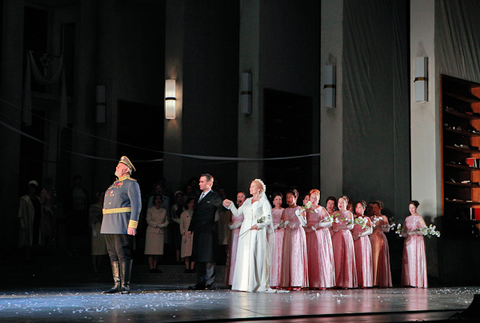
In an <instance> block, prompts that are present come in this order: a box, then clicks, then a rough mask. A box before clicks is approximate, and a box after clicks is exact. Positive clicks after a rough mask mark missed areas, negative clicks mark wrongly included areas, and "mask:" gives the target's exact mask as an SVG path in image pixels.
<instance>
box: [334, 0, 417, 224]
mask: <svg viewBox="0 0 480 323" xmlns="http://www.w3.org/2000/svg"><path fill="white" fill-rule="evenodd" d="M408 3H409V2H408V1H405V0H402V1H387V0H385V1H379V0H364V1H356V0H345V2H344V22H343V27H344V45H343V46H344V47H343V53H344V56H343V62H344V75H343V79H344V88H343V89H344V93H343V103H344V104H343V137H344V145H343V167H344V169H343V172H344V179H343V188H344V193H345V194H347V195H348V196H349V197H351V198H352V199H353V200H359V199H364V200H366V201H367V202H368V201H370V200H381V201H383V202H384V204H385V210H384V211H385V212H384V213H385V214H386V215H388V216H392V215H394V216H395V219H396V221H400V220H401V221H403V219H404V217H405V216H406V215H408V202H409V200H410V192H411V191H410V129H409V127H410V119H409V109H410V108H409V45H408V44H409V11H408Z"/></svg>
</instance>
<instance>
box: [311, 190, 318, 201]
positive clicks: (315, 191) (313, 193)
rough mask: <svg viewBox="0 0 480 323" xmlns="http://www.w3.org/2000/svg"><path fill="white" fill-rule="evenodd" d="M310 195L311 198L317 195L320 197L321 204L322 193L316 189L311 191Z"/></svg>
mask: <svg viewBox="0 0 480 323" xmlns="http://www.w3.org/2000/svg"><path fill="white" fill-rule="evenodd" d="M309 195H310V196H312V195H317V196H318V202H320V191H319V190H317V189H316V188H314V189H312V190H310V192H309Z"/></svg>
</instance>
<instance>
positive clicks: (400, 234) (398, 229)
mask: <svg viewBox="0 0 480 323" xmlns="http://www.w3.org/2000/svg"><path fill="white" fill-rule="evenodd" d="M393 225H395V223H393ZM395 233H396V234H398V235H399V236H402V224H401V223H399V224H397V228H396V229H395Z"/></svg>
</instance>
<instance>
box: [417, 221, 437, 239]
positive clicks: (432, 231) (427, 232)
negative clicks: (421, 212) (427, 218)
mask: <svg viewBox="0 0 480 323" xmlns="http://www.w3.org/2000/svg"><path fill="white" fill-rule="evenodd" d="M436 229H437V227H436V226H434V225H433V224H430V225H429V226H428V227H423V228H420V231H421V232H422V233H423V235H424V236H427V237H428V238H432V237H433V236H435V237H437V238H440V231H437V230H436Z"/></svg>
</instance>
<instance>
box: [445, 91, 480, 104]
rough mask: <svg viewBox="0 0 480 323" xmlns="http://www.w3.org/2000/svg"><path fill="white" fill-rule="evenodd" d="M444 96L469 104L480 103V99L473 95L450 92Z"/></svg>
mask: <svg viewBox="0 0 480 323" xmlns="http://www.w3.org/2000/svg"><path fill="white" fill-rule="evenodd" d="M444 94H445V95H448V96H450V97H452V98H455V99H458V100H461V101H464V102H467V103H478V102H480V98H478V97H476V96H475V95H473V94H459V93H450V92H444Z"/></svg>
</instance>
